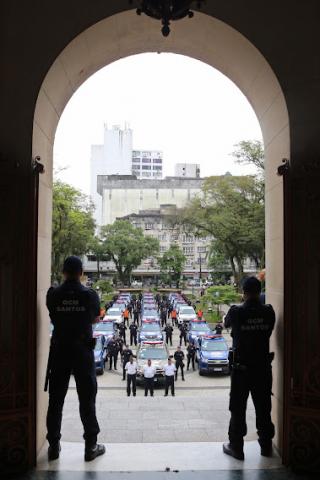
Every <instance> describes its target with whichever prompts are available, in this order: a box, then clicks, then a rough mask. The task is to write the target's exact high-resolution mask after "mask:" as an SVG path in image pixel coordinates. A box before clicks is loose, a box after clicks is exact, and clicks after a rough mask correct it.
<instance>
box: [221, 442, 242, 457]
mask: <svg viewBox="0 0 320 480" xmlns="http://www.w3.org/2000/svg"><path fill="white" fill-rule="evenodd" d="M222 449H223V452H224V453H226V454H227V455H230V456H231V457H233V458H236V459H237V460H244V453H243V449H242V448H240V447H238V448H237V447H234V446H233V445H231V443H224V444H223V446H222Z"/></svg>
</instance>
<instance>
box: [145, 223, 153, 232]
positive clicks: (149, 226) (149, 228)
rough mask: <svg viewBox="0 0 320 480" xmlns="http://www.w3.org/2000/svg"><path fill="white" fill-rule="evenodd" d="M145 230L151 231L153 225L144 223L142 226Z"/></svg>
mask: <svg viewBox="0 0 320 480" xmlns="http://www.w3.org/2000/svg"><path fill="white" fill-rule="evenodd" d="M144 229H145V230H153V223H145V224H144Z"/></svg>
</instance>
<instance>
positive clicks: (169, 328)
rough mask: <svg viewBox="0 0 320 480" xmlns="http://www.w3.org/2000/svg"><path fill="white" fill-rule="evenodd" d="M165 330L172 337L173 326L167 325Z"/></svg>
mask: <svg viewBox="0 0 320 480" xmlns="http://www.w3.org/2000/svg"><path fill="white" fill-rule="evenodd" d="M164 331H165V332H166V334H167V335H168V336H169V337H170V336H171V335H172V332H173V328H172V327H171V325H167V326H166V328H165V329H164Z"/></svg>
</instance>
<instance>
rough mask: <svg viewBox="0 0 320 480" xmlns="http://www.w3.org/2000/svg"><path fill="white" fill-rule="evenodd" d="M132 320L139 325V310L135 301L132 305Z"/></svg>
mask: <svg viewBox="0 0 320 480" xmlns="http://www.w3.org/2000/svg"><path fill="white" fill-rule="evenodd" d="M132 313H133V322H134V323H136V324H137V325H139V310H138V306H137V304H136V303H135V305H134V307H133V312H132Z"/></svg>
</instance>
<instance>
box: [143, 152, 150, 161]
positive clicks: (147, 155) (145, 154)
mask: <svg viewBox="0 0 320 480" xmlns="http://www.w3.org/2000/svg"><path fill="white" fill-rule="evenodd" d="M151 155H152V153H151V152H147V151H145V152H142V156H143V157H144V158H148V157H151ZM149 160H150V158H149Z"/></svg>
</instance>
